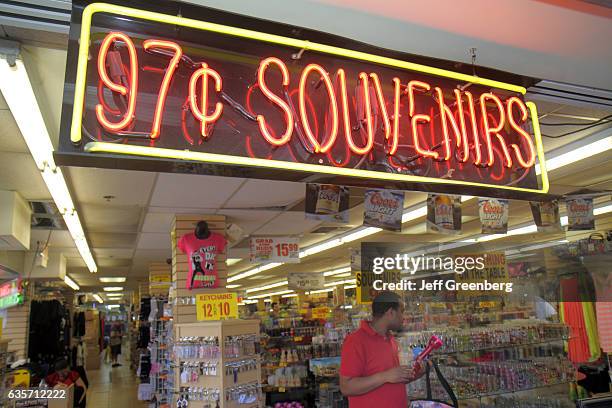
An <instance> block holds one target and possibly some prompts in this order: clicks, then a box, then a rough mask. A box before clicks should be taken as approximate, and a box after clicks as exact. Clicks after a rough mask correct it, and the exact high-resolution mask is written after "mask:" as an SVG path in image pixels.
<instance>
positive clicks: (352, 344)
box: [340, 320, 408, 408]
mask: <svg viewBox="0 0 612 408" xmlns="http://www.w3.org/2000/svg"><path fill="white" fill-rule="evenodd" d="M399 365H400V363H399V356H398V349H397V343H395V339H394V338H393V336H388V337H384V336H381V335H380V334H378V333H376V332H375V331H374V330H373V329H372V328H371V327H370V322H368V321H365V320H362V321H361V327H360V328H359V329H358V330H356V331H355V332H353V333H351V334H349V335H348V336H347V337H346V340H344V344H343V345H342V360H341V363H340V375H341V376H343V377H369V376H371V375H373V374H376V373H380V372H381V371H386V370H389V369H391V368H394V367H398V366H399ZM407 405H408V397H407V396H406V385H405V384H401V383H400V384H389V383H387V384H384V385H382V386H380V387H378V388H376V389H375V390H372V391H370V392H368V393H366V394H363V395H358V396H355V397H349V407H350V408H373V407H384V408H406V407H407Z"/></svg>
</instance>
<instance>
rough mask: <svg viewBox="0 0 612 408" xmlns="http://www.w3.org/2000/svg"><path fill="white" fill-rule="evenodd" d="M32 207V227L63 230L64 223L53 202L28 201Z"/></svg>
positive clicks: (64, 227)
mask: <svg viewBox="0 0 612 408" xmlns="http://www.w3.org/2000/svg"><path fill="white" fill-rule="evenodd" d="M30 208H31V209H32V224H31V225H32V229H46V230H49V229H53V230H64V229H66V224H64V219H63V217H62V215H61V214H60V213H59V210H58V209H57V207H56V206H55V204H54V203H53V202H50V201H30Z"/></svg>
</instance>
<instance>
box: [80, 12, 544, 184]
mask: <svg viewBox="0 0 612 408" xmlns="http://www.w3.org/2000/svg"><path fill="white" fill-rule="evenodd" d="M95 13H111V14H116V15H119V16H122V17H132V18H138V19H142V20H150V21H155V22H159V23H165V24H172V25H179V26H184V27H190V28H195V29H199V30H205V31H212V32H216V33H220V34H226V35H232V36H235V37H243V38H249V39H254V40H259V41H263V42H269V43H274V44H280V45H285V46H289V47H294V48H297V49H307V50H313V51H318V52H321V53H326V54H332V55H336V56H341V57H347V58H352V59H357V60H362V61H367V62H372V63H376V64H381V65H387V66H391V67H396V68H401V69H406V70H410V71H418V72H423V73H426V74H430V75H436V76H442V77H446V78H452V79H456V80H459V81H465V82H471V83H475V84H480V85H484V86H491V87H494V88H498V89H506V90H509V91H513V92H518V93H521V94H525V93H526V92H527V90H526V89H525V88H524V87H522V86H517V85H512V84H508V83H505V82H500V81H495V80H491V79H485V78H480V77H476V76H472V75H466V74H461V73H458V72H453V71H447V70H444V69H440V68H434V67H429V66H426V65H421V64H415V63H412V62H407V61H401V60H397V59H394V58H388V57H381V56H378V55H374V54H368V53H365V52H360V51H353V50H349V49H346V48H340V47H334V46H330V45H325V44H320V43H315V42H310V41H306V40H298V39H295V38H289V37H283V36H279V35H274V34H267V33H262V32H259V31H254V30H247V29H243V28H236V27H230V26H226V25H221V24H215V23H209V22H204V21H199V20H193V19H190V18H184V17H177V16H172V15H167V14H161V13H155V12H151V11H145V10H138V9H132V8H129V7H123V6H117V5H113V4H106V3H92V4H90V5H88V6H87V7H85V9H84V10H83V17H82V21H81V36H80V43H79V54H78V65H77V74H76V80H75V96H74V105H73V110H72V124H71V132H70V139H71V140H72V142H73V143H79V142H81V140H82V134H81V127H82V118H83V109H84V101H85V88H86V79H87V78H86V77H87V63H88V56H89V41H90V31H91V22H92V18H93V15H94V14H95ZM527 105H528V107H529V110H530V112H531V115H532V118H531V120H532V123H533V130H534V136H535V142H536V149H537V153H538V160H539V163H540V169H541V175H542V189H540V190H537V189H528V188H520V187H512V186H498V185H492V184H484V183H474V182H468V181H459V180H447V179H437V178H430V177H421V176H411V175H406V174H394V173H382V172H376V171H370V170H358V169H345V168H337V167H332V166H329V167H328V166H320V165H312V164H304V163H291V162H284V161H279V160H265V159H252V158H248V157H242V156H228V155H221V154H214V153H200V152H189V151H182V150H174V149H161V148H154V147H146V146H131V145H115V144H111V143H103V142H93V143H88V144H87V146H86V148H85V151H87V152H91V153H93V152H100V153H102V152H105V153H118V154H133V155H139V156H148V157H161V158H173V159H182V160H191V161H203V162H210V163H222V164H234V165H241V166H256V167H264V168H275V169H279V168H280V169H283V168H284V169H291V170H299V171H307V172H315V173H326V174H335V175H342V176H349V177H360V178H370V179H372V178H373V179H379V180H393V181H405V182H409V181H412V182H426V183H435V184H451V185H469V186H476V187H495V188H501V189H506V190H514V191H523V192H533V193H547V192H548V188H549V183H548V175H547V174H546V165H545V161H544V148H543V145H542V137H541V134H540V128H539V124H538V117H537V111H536V107H535V104H533V103H530V102H528V103H527Z"/></svg>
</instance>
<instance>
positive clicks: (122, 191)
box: [66, 167, 156, 207]
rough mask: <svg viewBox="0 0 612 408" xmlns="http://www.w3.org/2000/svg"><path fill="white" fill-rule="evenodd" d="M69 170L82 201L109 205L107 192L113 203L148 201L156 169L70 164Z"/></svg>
mask: <svg viewBox="0 0 612 408" xmlns="http://www.w3.org/2000/svg"><path fill="white" fill-rule="evenodd" d="M66 173H67V174H68V176H69V179H70V181H71V184H72V191H73V192H74V194H75V199H76V201H77V202H78V203H79V204H99V205H103V206H105V205H108V204H109V203H108V202H107V200H106V199H105V198H104V196H114V198H113V199H112V201H111V204H112V205H117V206H141V207H144V206H146V205H147V203H148V200H149V196H150V195H151V189H152V188H153V184H154V182H155V176H156V173H151V172H144V171H125V170H114V169H113V170H111V169H99V168H89V167H69V168H67V171H66Z"/></svg>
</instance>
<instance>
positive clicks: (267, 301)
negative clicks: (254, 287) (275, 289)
mask: <svg viewBox="0 0 612 408" xmlns="http://www.w3.org/2000/svg"><path fill="white" fill-rule="evenodd" d="M264 303H272V299H264ZM273 311H274V309H270V312H273Z"/></svg>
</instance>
